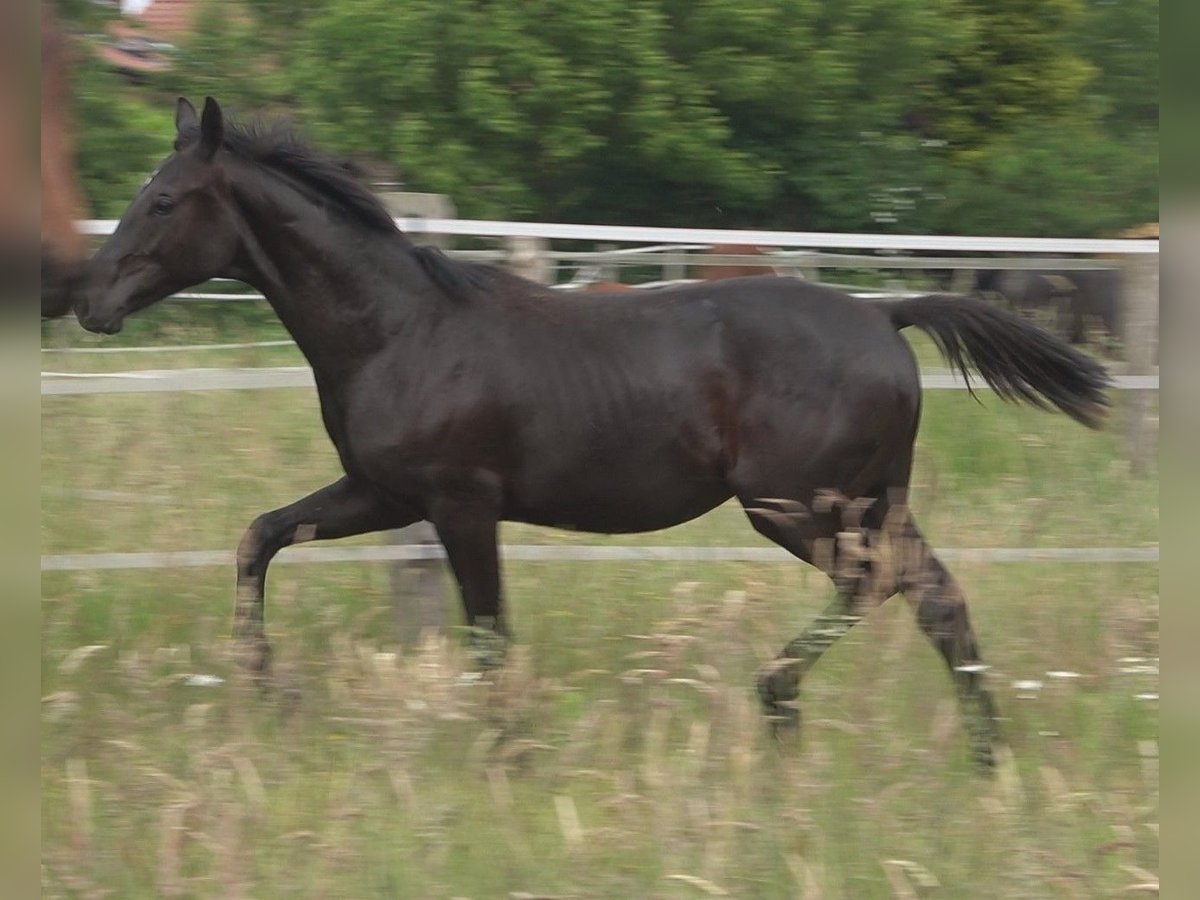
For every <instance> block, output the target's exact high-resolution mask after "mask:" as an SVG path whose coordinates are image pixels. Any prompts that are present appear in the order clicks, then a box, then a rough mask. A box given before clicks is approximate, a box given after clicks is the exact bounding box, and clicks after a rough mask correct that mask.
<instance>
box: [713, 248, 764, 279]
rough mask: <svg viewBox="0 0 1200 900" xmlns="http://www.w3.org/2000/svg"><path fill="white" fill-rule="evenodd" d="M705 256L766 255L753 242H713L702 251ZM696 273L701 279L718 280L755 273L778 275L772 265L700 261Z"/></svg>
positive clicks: (745, 276)
mask: <svg viewBox="0 0 1200 900" xmlns="http://www.w3.org/2000/svg"><path fill="white" fill-rule="evenodd" d="M704 255H705V256H762V257H765V256H767V253H766V251H764V250H763V248H762V247H757V246H755V245H753V244H713V245H712V246H711V247H709V248H708V249H707V250H705V251H704ZM696 274H697V275H698V276H699V277H700V279H701V280H702V281H720V280H721V279H723V278H752V277H754V276H755V275H778V274H779V270H778V269H776V268H775V267H774V266H756V265H751V264H748V263H728V264H727V263H716V264H709V263H701V264H699V265H697V266H696Z"/></svg>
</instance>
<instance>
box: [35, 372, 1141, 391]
mask: <svg viewBox="0 0 1200 900" xmlns="http://www.w3.org/2000/svg"><path fill="white" fill-rule="evenodd" d="M1113 381H1114V386H1115V387H1116V388H1117V389H1118V390H1124V391H1156V390H1158V376H1157V375H1119V376H1116V377H1115V378H1114V379H1113ZM315 386H316V382H315V381H314V380H313V374H312V370H311V369H310V368H308V366H271V367H262V368H253V369H235V368H229V369H141V370H138V371H132V372H43V373H42V396H62V395H73V394H147V393H178V392H185V391H237V390H261V389H269V388H301V387H305V388H312V387H315ZM921 386H922V387H923V388H925V389H926V390H932V391H963V390H966V389H967V384H966V382H965V381H963V380H962V377H961V376H960V375H959V374H958V373H957V372H955V371H952V370H950V369H939V370H933V371H927V372H922V373H921ZM971 388H972V389H973V390H976V391H986V390H988V387H987V385H986V384H984V383H983V381H982V380H981V379H978V378H974V379H972V381H971Z"/></svg>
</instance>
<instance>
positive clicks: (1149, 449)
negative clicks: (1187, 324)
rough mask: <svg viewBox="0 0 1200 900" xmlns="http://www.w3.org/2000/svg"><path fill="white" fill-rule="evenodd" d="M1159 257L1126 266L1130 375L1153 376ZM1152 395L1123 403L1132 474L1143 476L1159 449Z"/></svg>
mask: <svg viewBox="0 0 1200 900" xmlns="http://www.w3.org/2000/svg"><path fill="white" fill-rule="evenodd" d="M1158 260H1159V258H1158V256H1157V255H1154V256H1135V257H1131V258H1129V259H1128V260H1127V262H1126V263H1125V267H1124V268H1125V285H1124V297H1123V299H1124V301H1125V302H1124V306H1125V312H1124V318H1125V321H1124V327H1123V328H1122V329H1121V331H1122V336H1123V338H1124V342H1125V358H1126V362H1127V365H1128V368H1127V372H1128V374H1130V375H1153V374H1154V373H1155V370H1156V369H1157V363H1158ZM1152 401H1153V394H1152V393H1151V392H1150V391H1130V392H1129V393H1128V395H1127V399H1126V403H1125V439H1126V446H1127V452H1128V454H1129V464H1130V467H1131V469H1132V470H1133V471H1134V472H1138V473H1143V472H1146V471H1147V470H1148V469H1149V467H1150V463H1151V462H1152V461H1153V459H1154V456H1155V453H1156V451H1157V446H1158V440H1157V439H1158V425H1157V417H1155V416H1152V415H1151V412H1150V410H1151V405H1152Z"/></svg>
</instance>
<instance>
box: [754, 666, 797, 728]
mask: <svg viewBox="0 0 1200 900" xmlns="http://www.w3.org/2000/svg"><path fill="white" fill-rule="evenodd" d="M756 687H757V688H758V699H759V700H760V701H761V702H762V705H763V708H764V709H765V710H766V711H767V714H768V715H771V714H772V713H773V712H774V711H775V709H776V708H777V706H778V704H780V703H782V702H785V701H787V700H795V699H796V697H797V696H798V695H799V694H800V663H799V660H795V659H791V658H790V657H786V656H780V657H778V658H776V659H773V660H771V661H770V662H769V663H767V664H765V665H764V666H763V667H762V668H761V669H759V670H758V677H757V679H756Z"/></svg>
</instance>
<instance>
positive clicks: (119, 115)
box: [72, 56, 174, 218]
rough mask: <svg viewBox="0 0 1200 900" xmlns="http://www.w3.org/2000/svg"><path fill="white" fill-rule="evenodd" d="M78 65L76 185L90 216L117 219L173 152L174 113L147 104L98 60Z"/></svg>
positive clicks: (86, 59)
mask: <svg viewBox="0 0 1200 900" xmlns="http://www.w3.org/2000/svg"><path fill="white" fill-rule="evenodd" d="M80 62H81V64H80V66H79V68H78V69H77V70H76V71H75V72H74V73H73V77H72V90H73V94H74V97H73V101H74V111H75V115H76V117H77V119H78V121H79V123H80V127H79V128H78V140H79V146H78V150H77V160H78V165H79V181H80V185H81V188H82V190H83V194H84V198H85V200H86V201H87V205H88V207H89V208H90V209H91V211H92V214H93V215H95V216H98V217H102V218H103V217H113V216H119V215H120V214H121V213H122V212H124V210H125V207H126V206H127V205H128V203H129V201H130V199H132V197H133V195H134V194H136V193H137V191H138V188H139V187H140V186H141V184H142V183H143V182H144V181H145V180H146V176H147V175H148V174H149V173H150V172H151V171H152V170H153V168H154V167H155V166H156V165H158V163H159V162H161V161H162V159H163V157H165V156H166V155H167V154H168V153H170V152H171V141H172V139H173V137H174V127H173V126H172V115H173V110H172V109H170V108H168V107H167V106H166V105H165V104H154V105H151V104H149V103H147V102H146V101H145V99H143V98H142V97H140V96H139V95H138V94H137V93H136V92H134V91H132V90H130V88H129V86H128V85H126V84H125V82H124V81H123V80H122V79H121V78H120V77H119V76H118V75H116V74H115V73H113V72H110V71H109V70H108V69H107V68H105V67H104V65H103V64H102V63H101V62H100V61H99V60H96V59H93V58H89V57H86V56H84V57H82V58H81V60H80Z"/></svg>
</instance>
